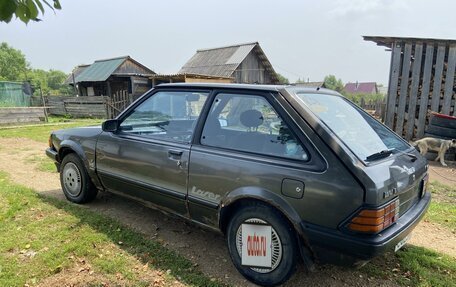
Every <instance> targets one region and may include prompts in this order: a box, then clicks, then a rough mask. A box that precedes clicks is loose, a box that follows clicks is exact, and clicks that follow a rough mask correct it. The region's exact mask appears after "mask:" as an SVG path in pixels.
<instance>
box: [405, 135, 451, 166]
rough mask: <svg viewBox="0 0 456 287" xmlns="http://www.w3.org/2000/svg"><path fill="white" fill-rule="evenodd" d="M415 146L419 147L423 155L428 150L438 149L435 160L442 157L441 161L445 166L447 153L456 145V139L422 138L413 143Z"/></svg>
mask: <svg viewBox="0 0 456 287" xmlns="http://www.w3.org/2000/svg"><path fill="white" fill-rule="evenodd" d="M412 145H413V146H415V147H418V149H419V150H420V153H421V155H423V156H424V155H425V154H426V153H427V152H428V150H432V151H436V152H437V153H438V156H437V158H436V159H435V161H438V160H439V159H440V163H441V164H442V165H443V166H447V165H446V163H445V153H446V151H447V150H448V149H449V148H450V147H456V139H452V140H443V139H437V138H430V137H427V138H422V139H420V140H417V141H415V142H413V143H412Z"/></svg>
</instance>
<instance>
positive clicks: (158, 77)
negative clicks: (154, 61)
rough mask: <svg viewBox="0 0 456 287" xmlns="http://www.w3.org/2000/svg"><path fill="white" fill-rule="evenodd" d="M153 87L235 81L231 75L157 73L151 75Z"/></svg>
mask: <svg viewBox="0 0 456 287" xmlns="http://www.w3.org/2000/svg"><path fill="white" fill-rule="evenodd" d="M150 79H151V80H152V87H155V86H156V85H159V84H164V83H233V81H234V79H233V78H231V77H220V76H209V75H198V74H155V75H152V76H150Z"/></svg>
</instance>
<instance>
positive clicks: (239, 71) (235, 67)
mask: <svg viewBox="0 0 456 287" xmlns="http://www.w3.org/2000/svg"><path fill="white" fill-rule="evenodd" d="M178 74H194V75H207V76H214V77H223V78H233V81H234V83H245V84H279V79H278V77H277V74H276V72H275V71H274V68H273V67H272V64H271V63H270V62H269V60H268V58H267V57H266V55H265V53H264V52H263V50H262V49H261V47H260V45H259V44H258V43H257V42H254V43H247V44H239V45H231V46H226V47H220V48H212V49H203V50H197V51H196V54H195V55H193V57H192V58H191V59H190V60H188V62H187V63H185V65H184V66H183V67H182V68H181V69H180V71H179V72H178Z"/></svg>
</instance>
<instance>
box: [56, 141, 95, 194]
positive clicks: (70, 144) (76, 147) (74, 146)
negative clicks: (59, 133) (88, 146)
mask: <svg viewBox="0 0 456 287" xmlns="http://www.w3.org/2000/svg"><path fill="white" fill-rule="evenodd" d="M62 149H71V150H72V151H73V152H74V153H76V154H77V155H78V156H79V158H80V159H81V160H82V162H83V163H84V166H85V168H86V170H87V173H88V174H89V176H90V178H91V179H92V182H93V184H94V185H95V186H96V187H97V188H99V189H100V188H102V185H101V182H100V180H99V179H98V176H97V174H96V172H95V162H94V163H93V164H90V162H89V160H88V158H87V155H86V153H85V152H84V149H83V148H82V146H81V145H80V144H79V143H78V142H75V141H73V140H71V139H65V140H63V141H62V142H61V143H60V147H59V150H58V151H59V161H62V159H63V158H61V154H62V153H61V151H62Z"/></svg>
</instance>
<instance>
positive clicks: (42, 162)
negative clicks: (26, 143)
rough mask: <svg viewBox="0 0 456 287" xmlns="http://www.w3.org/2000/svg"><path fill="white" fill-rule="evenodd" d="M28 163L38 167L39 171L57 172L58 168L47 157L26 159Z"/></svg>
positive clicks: (34, 156)
mask: <svg viewBox="0 0 456 287" xmlns="http://www.w3.org/2000/svg"><path fill="white" fill-rule="evenodd" d="M26 162H28V163H32V164H35V165H36V168H37V169H38V170H39V171H44V172H57V168H56V167H55V164H54V163H53V162H52V160H51V159H50V158H48V157H47V156H45V155H41V156H38V155H32V156H30V157H28V158H27V159H26Z"/></svg>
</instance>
